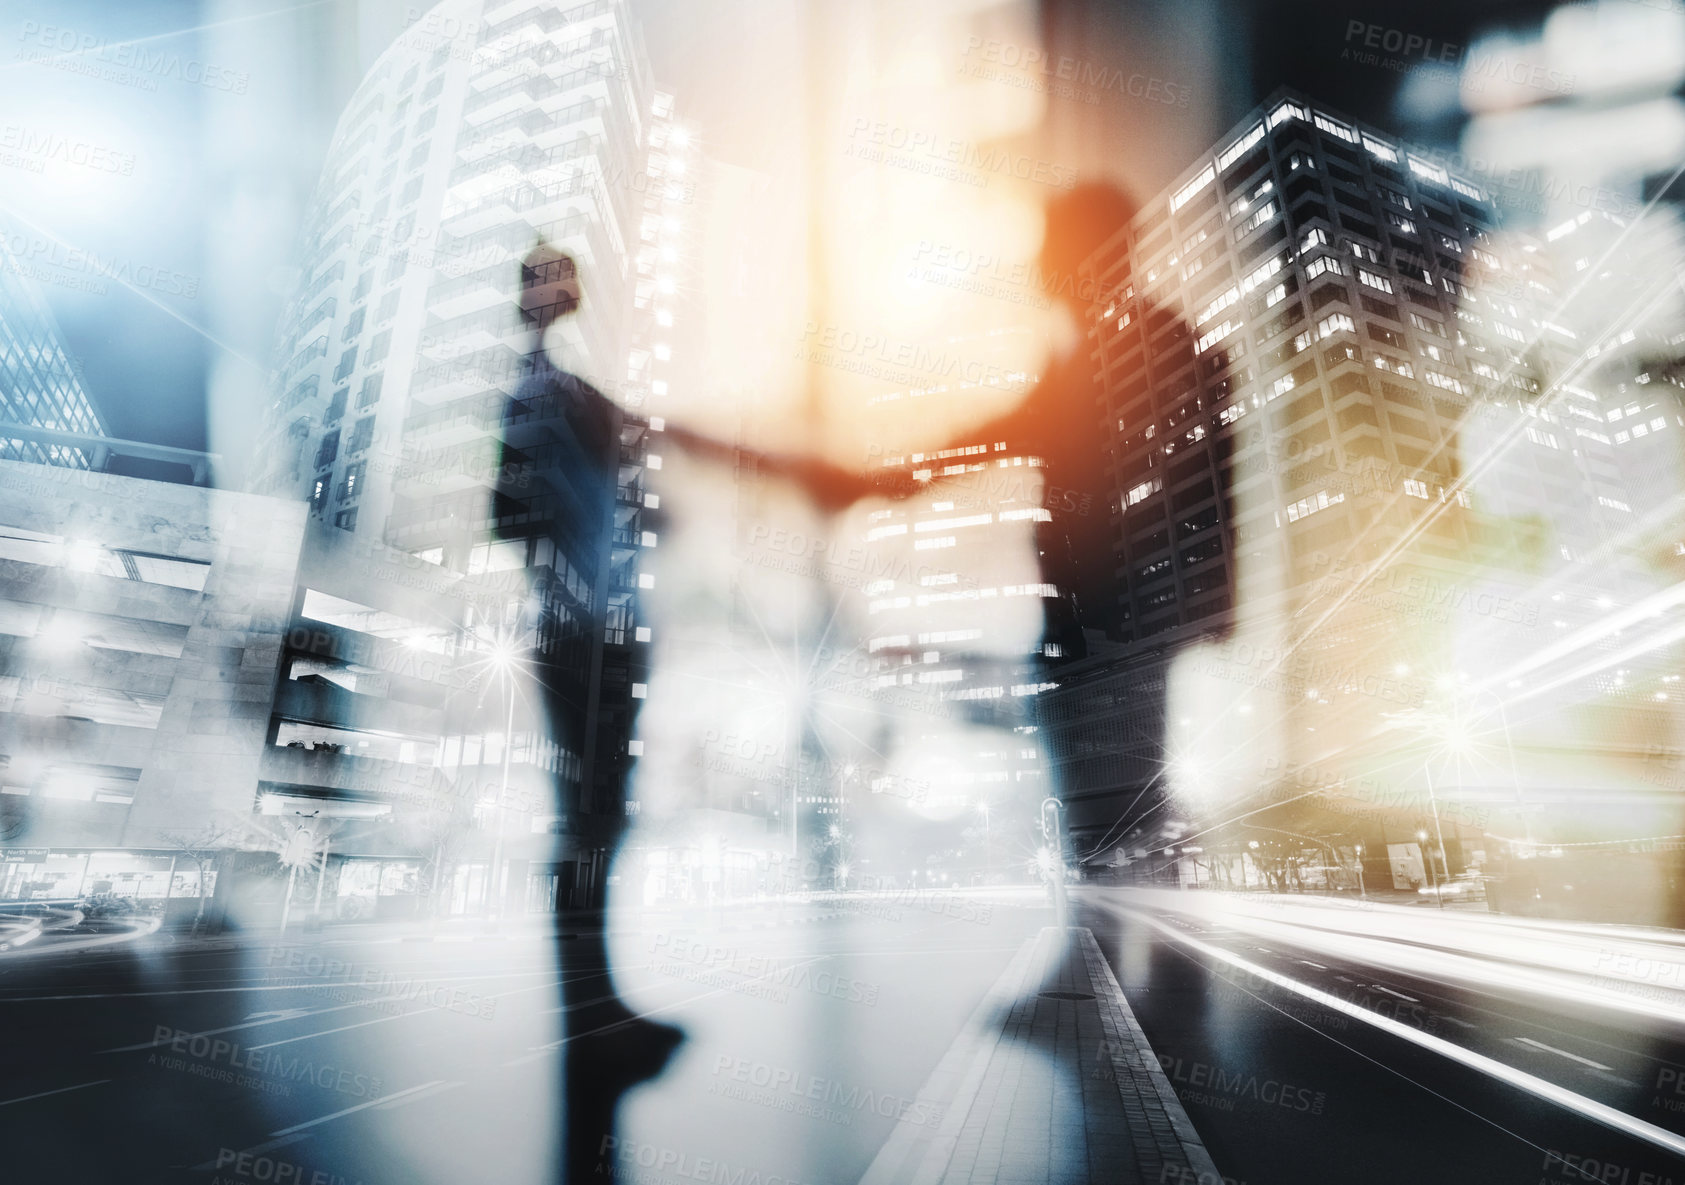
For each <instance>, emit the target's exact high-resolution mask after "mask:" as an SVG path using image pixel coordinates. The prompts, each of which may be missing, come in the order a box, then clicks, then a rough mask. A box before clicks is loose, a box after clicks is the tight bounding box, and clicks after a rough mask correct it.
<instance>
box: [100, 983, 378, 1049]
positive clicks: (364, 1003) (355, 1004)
mask: <svg viewBox="0 0 1685 1185" xmlns="http://www.w3.org/2000/svg"><path fill="white" fill-rule="evenodd" d="M380 1002H381V999H380V997H379V996H371V997H370V998H369V999H367V1000H354V1001H352V1002H351V1003H349V1004H335V1005H333V1006H332V1007H331V1008H312V1009H309V1010H305V1011H301V1010H296V1009H294V1010H289V1011H291V1012H292V1015H290V1016H272V1017H270V1018H269V1019H268V1020H248V1021H246V1022H244V1023H243V1024H237V1025H224V1026H223V1027H222V1028H220V1029H206V1030H204V1031H203V1032H199V1033H176V1032H174V1031H173V1030H172V1031H171V1033H170V1035H169V1036H168V1037H165V1038H164V1039H162V1040H159V1039H158V1038H157V1037H154V1038H153V1039H152V1040H150V1041H140V1042H137V1043H135V1044H134V1045H117V1046H113V1047H112V1048H110V1049H102V1050H100V1051H99V1052H101V1053H134V1052H135V1051H136V1050H139V1049H157V1048H158V1047H159V1046H161V1045H169V1044H172V1043H173V1042H175V1041H192V1040H194V1039H195V1038H198V1037H215V1036H217V1035H218V1034H221V1033H235V1032H239V1031H240V1030H241V1029H256V1028H261V1027H263V1026H264V1025H275V1024H280V1023H281V1022H282V1021H288V1020H298V1019H299V1018H301V1017H305V1016H321V1015H322V1014H323V1013H325V1012H344V1011H345V1010H346V1009H347V1008H367V1007H368V1006H369V1005H370V1004H378V1003H380ZM252 1048H254V1049H262V1048H264V1046H262V1045H256V1046H252Z"/></svg>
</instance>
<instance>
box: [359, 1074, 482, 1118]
mask: <svg viewBox="0 0 1685 1185" xmlns="http://www.w3.org/2000/svg"><path fill="white" fill-rule="evenodd" d="M466 1085H467V1083H465V1082H459V1081H451V1082H445V1081H442V1080H441V1081H436V1082H432V1083H430V1084H428V1085H427V1086H424V1087H422V1088H421V1089H420V1090H413V1091H410V1092H409V1093H408V1094H404V1095H399V1096H398V1097H396V1098H390V1099H387V1100H386V1101H385V1102H384V1103H381V1104H380V1106H379V1108H378V1109H379V1110H381V1111H392V1110H395V1109H397V1108H399V1107H407V1106H409V1105H410V1104H411V1103H419V1102H420V1101H421V1100H422V1099H430V1098H432V1097H433V1096H434V1095H440V1094H444V1093H445V1092H446V1091H447V1090H455V1089H456V1088H457V1087H459V1086H466Z"/></svg>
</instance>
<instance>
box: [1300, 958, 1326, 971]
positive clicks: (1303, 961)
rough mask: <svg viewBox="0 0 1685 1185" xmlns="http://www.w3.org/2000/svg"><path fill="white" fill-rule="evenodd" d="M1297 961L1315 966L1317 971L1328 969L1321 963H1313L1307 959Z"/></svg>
mask: <svg viewBox="0 0 1685 1185" xmlns="http://www.w3.org/2000/svg"><path fill="white" fill-rule="evenodd" d="M1299 962H1301V963H1303V964H1304V965H1305V966H1307V967H1315V968H1316V969H1317V970H1318V971H1326V970H1328V968H1326V967H1324V966H1323V965H1322V964H1321V963H1313V962H1311V961H1310V960H1309V959H1300V960H1299Z"/></svg>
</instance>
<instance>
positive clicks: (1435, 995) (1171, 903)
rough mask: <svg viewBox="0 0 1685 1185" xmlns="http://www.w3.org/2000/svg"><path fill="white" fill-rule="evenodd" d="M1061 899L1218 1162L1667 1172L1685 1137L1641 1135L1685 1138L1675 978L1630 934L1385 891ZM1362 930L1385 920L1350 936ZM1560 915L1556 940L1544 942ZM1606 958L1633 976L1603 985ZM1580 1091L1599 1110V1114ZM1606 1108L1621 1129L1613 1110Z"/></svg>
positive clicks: (1244, 1172)
mask: <svg viewBox="0 0 1685 1185" xmlns="http://www.w3.org/2000/svg"><path fill="white" fill-rule="evenodd" d="M1076 896H1077V900H1078V904H1077V907H1076V915H1077V920H1078V921H1079V923H1080V924H1085V925H1089V926H1091V927H1092V928H1093V930H1094V932H1095V934H1096V935H1097V936H1098V937H1099V939H1100V942H1101V945H1102V948H1103V949H1104V950H1105V952H1106V955H1107V958H1108V959H1109V960H1110V961H1111V962H1112V965H1113V968H1114V970H1115V971H1116V972H1117V974H1118V978H1119V980H1120V982H1121V984H1122V986H1123V988H1124V993H1125V995H1126V996H1127V998H1128V999H1129V1002H1130V1004H1131V1006H1132V1007H1133V1008H1134V1010H1135V1013H1136V1015H1137V1017H1138V1019H1139V1020H1140V1022H1141V1025H1142V1027H1143V1029H1144V1030H1145V1032H1146V1034H1147V1037H1148V1039H1149V1040H1150V1042H1151V1043H1152V1046H1153V1050H1154V1052H1155V1053H1156V1054H1157V1055H1158V1056H1159V1059H1160V1062H1161V1064H1163V1065H1164V1066H1165V1068H1166V1071H1167V1073H1168V1074H1169V1076H1170V1078H1171V1080H1172V1082H1173V1083H1174V1085H1175V1087H1176V1090H1177V1093H1178V1095H1179V1096H1180V1097H1181V1098H1182V1099H1183V1102H1184V1105H1185V1106H1186V1107H1187V1110H1188V1114H1189V1117H1190V1118H1191V1119H1192V1120H1193V1122H1194V1125H1195V1127H1196V1128H1197V1129H1198V1131H1199V1133H1200V1135H1201V1137H1202V1138H1203V1140H1204V1141H1205V1144H1206V1147H1207V1148H1208V1150H1209V1151H1210V1152H1211V1154H1212V1156H1213V1158H1214V1159H1215V1160H1216V1162H1217V1164H1218V1166H1219V1168H1221V1169H1222V1171H1223V1172H1224V1174H1225V1175H1227V1176H1229V1177H1231V1178H1233V1179H1234V1180H1236V1181H1245V1182H1248V1183H1249V1185H1300V1183H1303V1182H1312V1181H1314V1182H1346V1181H1351V1182H1364V1183H1366V1185H1368V1183H1374V1185H1393V1183H1397V1185H1421V1183H1423V1182H1469V1183H1471V1185H1509V1183H1514V1185H1523V1183H1525V1185H1538V1183H1540V1182H1552V1183H1554V1182H1559V1181H1560V1182H1570V1181H1572V1182H1580V1181H1591V1180H1597V1181H1607V1182H1616V1183H1620V1185H1660V1183H1664V1182H1685V1156H1682V1155H1681V1154H1680V1153H1679V1151H1678V1150H1677V1148H1672V1149H1670V1148H1668V1147H1665V1146H1663V1145H1662V1144H1661V1143H1660V1142H1659V1141H1663V1140H1665V1139H1666V1138H1667V1137H1668V1136H1669V1135H1670V1134H1679V1135H1685V1086H1682V1085H1681V1083H1682V1082H1685V1040H1682V1036H1685V1007H1682V1004H1685V996H1675V995H1674V994H1673V993H1672V991H1671V990H1670V989H1669V988H1666V987H1664V986H1662V984H1661V982H1660V977H1659V974H1658V973H1659V971H1661V970H1662V968H1663V964H1664V963H1665V962H1666V961H1667V955H1666V954H1665V953H1664V954H1663V955H1662V956H1661V957H1660V958H1657V959H1653V960H1651V961H1650V962H1649V963H1648V964H1646V963H1643V962H1640V961H1639V960H1638V959H1637V958H1629V957H1627V956H1626V955H1625V954H1624V953H1623V952H1625V951H1626V950H1627V949H1628V947H1629V944H1630V941H1631V940H1632V936H1630V935H1628V934H1625V933H1620V932H1610V931H1600V928H1598V927H1560V926H1556V925H1552V924H1550V923H1521V922H1519V921H1512V920H1507V919H1497V918H1487V917H1484V916H1475V915H1466V914H1465V915H1451V914H1447V915H1439V914H1438V913H1437V911H1433V910H1408V909H1398V908H1396V907H1382V908H1380V909H1375V910H1355V911H1354V910H1330V909H1328V908H1323V907H1321V905H1320V903H1313V904H1309V905H1305V906H1298V905H1295V904H1293V903H1284V904H1282V905H1280V906H1279V907H1278V908H1276V909H1274V910H1261V909H1260V908H1259V903H1258V902H1256V901H1255V900H1254V901H1243V902H1240V903H1238V906H1239V907H1238V908H1231V905H1230V903H1229V902H1226V901H1223V900H1222V899H1220V898H1216V897H1212V896H1202V895H1201V894H1198V893H1184V894H1177V893H1174V892H1172V893H1140V892H1135V891H1131V890H1126V889H1103V888H1086V889H1083V890H1081V891H1079V892H1078V894H1077V895H1076ZM1488 921H1490V922H1492V923H1495V924H1496V927H1495V928H1492V927H1488V928H1489V929H1493V932H1492V933H1490V934H1489V933H1487V932H1486V931H1485V930H1483V929H1482V926H1483V925H1484V924H1485V923H1487V922H1488ZM1377 930H1388V931H1396V932H1397V936H1396V937H1394V938H1390V939H1388V940H1385V941H1377V940H1374V939H1372V938H1369V937H1361V938H1355V939H1354V938H1353V937H1352V935H1353V934H1354V933H1356V934H1360V935H1370V934H1373V933H1374V932H1376V931H1377ZM1464 931H1468V932H1469V933H1464ZM1563 934H1566V936H1567V939H1568V940H1569V950H1570V953H1571V954H1572V955H1573V957H1560V958H1559V957H1558V955H1559V954H1560V953H1561V950H1562V946H1561V942H1560V941H1559V939H1560V937H1561V936H1562V935H1563ZM1511 937H1514V939H1515V941H1513V942H1510V941H1507V939H1509V938H1511ZM1645 937H1646V936H1639V938H1640V940H1642V939H1643V938H1645ZM1647 937H1648V938H1649V940H1650V941H1652V942H1659V943H1661V944H1664V946H1665V945H1667V944H1673V943H1675V941H1676V938H1677V936H1674V935H1670V934H1661V933H1659V932H1658V933H1656V934H1653V935H1650V936H1647ZM1674 949H1676V950H1678V951H1679V952H1680V954H1679V955H1678V956H1677V957H1678V958H1679V960H1680V963H1681V965H1682V966H1681V969H1682V970H1685V947H1678V946H1675V947H1674ZM1576 959H1577V960H1578V961H1577V963H1576ZM1400 964H1402V965H1403V966H1404V967H1406V968H1411V969H1410V970H1404V969H1401V967H1400ZM1588 969H1589V970H1590V971H1591V972H1593V973H1592V974H1586V973H1585V972H1586V970H1588ZM1619 971H1630V972H1633V974H1631V975H1630V976H1629V978H1627V979H1625V980H1623V981H1621V982H1620V983H1615V982H1614V981H1613V980H1612V979H1611V976H1613V975H1615V974H1616V973H1617V972H1619ZM1598 996H1601V997H1604V998H1601V999H1600V998H1597V997H1598ZM1646 1012H1650V1013H1654V1014H1655V1015H1646V1014H1645V1013H1646ZM1598 1105H1601V1106H1603V1107H1607V1108H1609V1109H1610V1110H1611V1111H1612V1112H1615V1113H1618V1114H1614V1115H1609V1116H1607V1117H1606V1118H1605V1119H1599V1118H1598V1117H1597V1114H1596V1112H1597V1108H1598ZM1623 1119H1630V1120H1631V1121H1635V1122H1634V1124H1633V1126H1635V1127H1639V1126H1641V1131H1640V1134H1632V1133H1628V1132H1623V1131H1619V1130H1616V1129H1615V1128H1614V1127H1612V1126H1611V1123H1620V1122H1623ZM1643 1129H1647V1130H1643ZM1679 1147H1685V1139H1682V1140H1680V1142H1679ZM1646 1174H1649V1175H1646Z"/></svg>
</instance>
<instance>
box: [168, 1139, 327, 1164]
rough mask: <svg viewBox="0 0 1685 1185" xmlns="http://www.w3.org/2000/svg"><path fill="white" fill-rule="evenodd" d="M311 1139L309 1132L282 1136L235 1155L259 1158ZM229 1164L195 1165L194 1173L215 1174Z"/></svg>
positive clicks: (243, 1149) (210, 1161)
mask: <svg viewBox="0 0 1685 1185" xmlns="http://www.w3.org/2000/svg"><path fill="white" fill-rule="evenodd" d="M309 1138H310V1133H309V1132H295V1133H293V1134H292V1135H290V1136H282V1137H281V1138H280V1139H279V1140H269V1141H267V1142H265V1143H262V1144H253V1145H252V1146H251V1147H250V1148H242V1149H240V1151H239V1152H237V1153H235V1155H236V1156H257V1155H259V1154H260V1153H263V1152H273V1151H274V1150H275V1149H277V1148H285V1147H286V1146H287V1145H288V1144H296V1143H298V1142H299V1141H300V1140H308V1139H309ZM227 1163H228V1162H227V1161H222V1162H221V1163H220V1164H219V1163H218V1162H217V1161H215V1160H207V1161H205V1162H203V1163H202V1164H196V1165H194V1166H193V1171H194V1172H196V1173H211V1172H215V1171H216V1170H217V1169H219V1168H222V1167H223V1165H225V1164H227Z"/></svg>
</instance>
